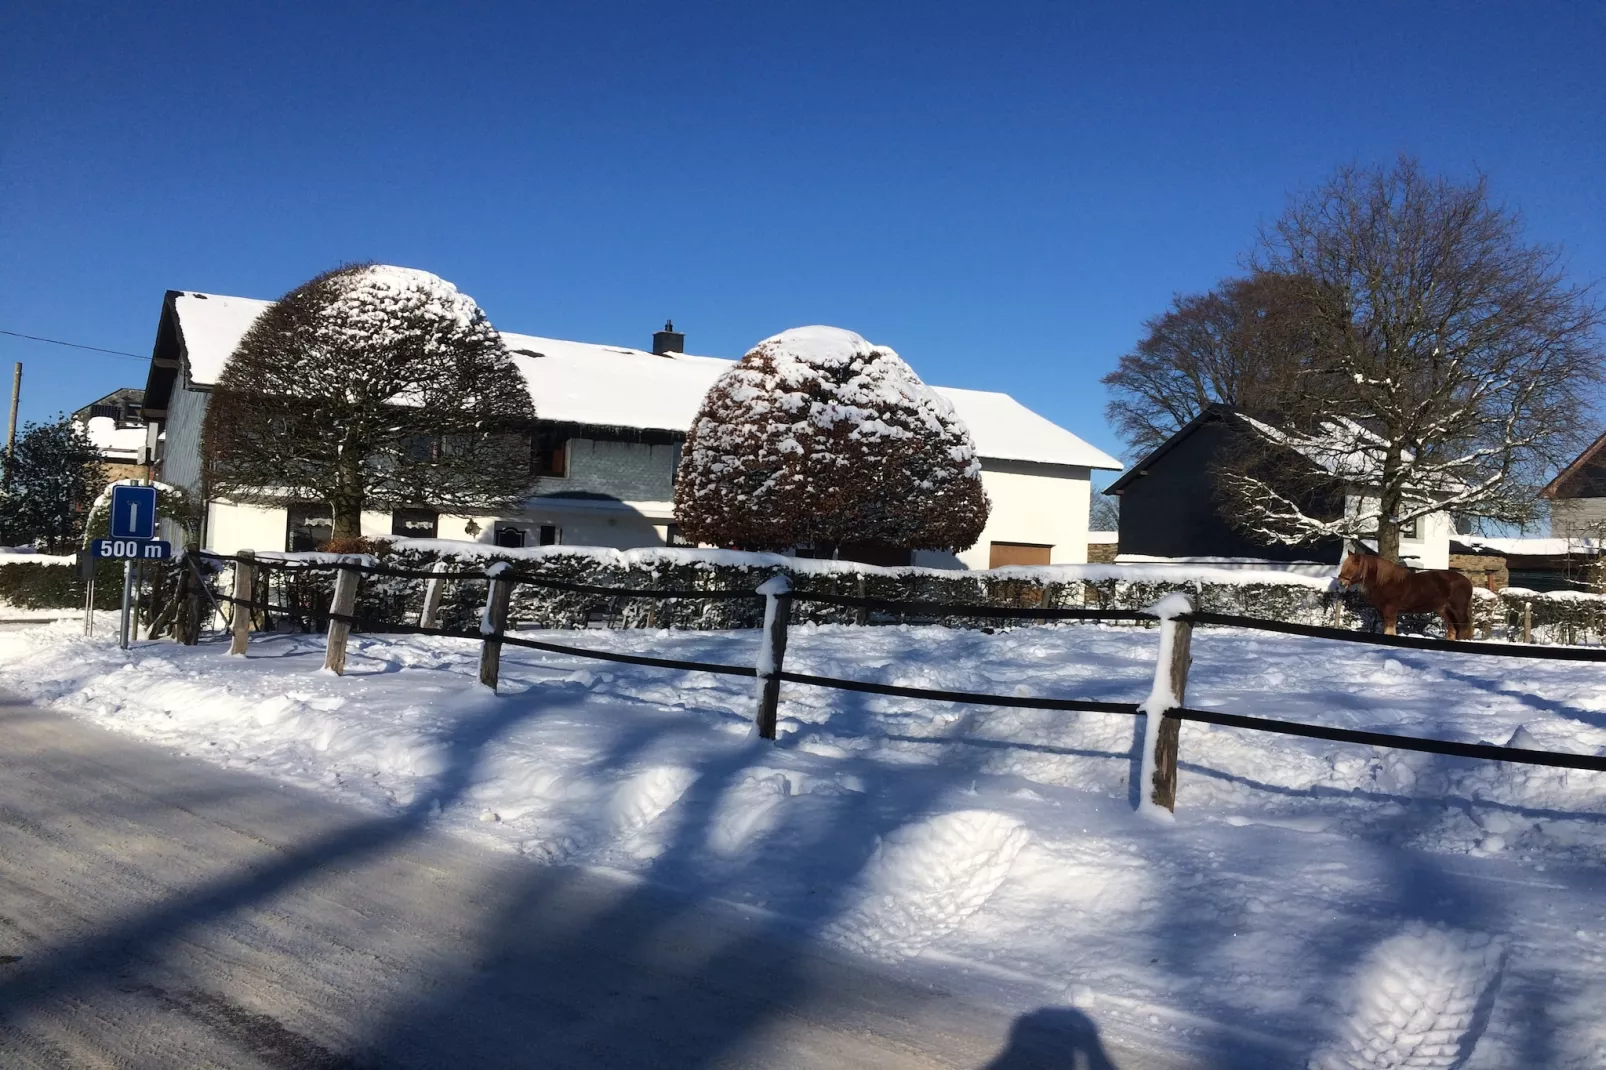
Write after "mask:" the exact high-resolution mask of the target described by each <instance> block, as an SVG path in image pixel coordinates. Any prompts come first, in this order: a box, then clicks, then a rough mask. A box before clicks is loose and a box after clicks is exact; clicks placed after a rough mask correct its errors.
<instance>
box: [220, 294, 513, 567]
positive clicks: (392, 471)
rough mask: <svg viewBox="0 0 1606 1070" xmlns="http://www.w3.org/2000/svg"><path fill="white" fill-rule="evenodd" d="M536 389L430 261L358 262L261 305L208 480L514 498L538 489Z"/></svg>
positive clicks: (359, 499)
mask: <svg viewBox="0 0 1606 1070" xmlns="http://www.w3.org/2000/svg"><path fill="white" fill-rule="evenodd" d="M534 420H535V410H534V406H533V405H532V403H531V400H530V394H529V390H528V388H527V387H526V385H525V382H524V379H523V377H522V376H521V375H520V374H519V372H518V369H517V368H515V367H514V365H513V363H512V361H511V360H510V359H509V358H508V354H507V349H506V347H505V346H504V345H503V342H502V338H501V336H500V335H499V334H498V333H497V332H496V330H495V329H494V328H493V327H492V326H491V324H490V322H489V321H488V320H487V319H486V318H485V314H484V313H483V312H482V311H480V308H479V306H478V305H476V304H475V303H474V301H473V299H472V298H470V297H469V296H467V295H466V294H463V293H460V292H459V291H458V290H457V288H456V287H455V286H453V285H452V284H451V283H449V282H446V281H445V280H443V279H440V278H438V277H437V276H435V275H431V274H429V273H428V272H424V271H415V270H411V269H408V268H398V267H389V266H385V265H375V264H358V265H352V266H347V267H342V268H337V269H336V270H334V271H329V272H326V273H324V274H322V275H319V276H318V277H317V278H315V279H313V280H311V281H310V282H307V283H304V284H303V285H301V286H298V287H296V288H295V289H294V290H292V291H290V292H289V293H288V294H286V295H285V296H284V297H283V298H281V299H280V300H279V301H278V302H276V303H275V304H273V305H272V306H271V307H269V308H268V309H267V310H266V311H265V312H263V313H262V315H261V316H260V317H258V319H257V320H256V322H255V323H254V324H253V325H252V327H251V329H250V330H249V331H248V332H247V333H246V335H245V337H244V338H242V339H241V340H240V344H239V347H238V348H237V349H236V350H235V352H234V354H233V356H231V357H230V359H229V362H228V364H227V365H225V367H224V369H223V373H222V375H220V376H219V378H218V383H217V387H216V389H215V390H214V391H213V394H212V399H211V402H210V404H209V405H208V408H207V415H206V423H205V427H204V431H203V448H204V455H205V461H206V468H205V479H206V492H207V493H208V494H209V495H221V496H224V497H228V498H232V499H235V500H238V501H249V502H259V503H267V504H279V503H282V502H284V501H286V500H289V499H295V500H303V501H323V502H328V503H329V506H330V509H331V510H332V512H333V519H334V530H333V537H334V538H335V539H336V540H349V539H355V538H357V537H359V536H360V534H361V518H362V512H363V510H364V509H393V508H397V507H403V506H430V507H434V508H447V509H457V510H462V511H466V512H472V511H480V510H502V509H508V508H512V507H514V506H516V505H518V504H519V503H520V502H522V501H523V500H525V499H526V498H527V497H528V496H529V494H530V492H531V491H532V489H533V486H534V482H535V480H534V478H533V476H532V475H531V471H532V466H531V456H530V432H531V429H532V428H533V425H534Z"/></svg>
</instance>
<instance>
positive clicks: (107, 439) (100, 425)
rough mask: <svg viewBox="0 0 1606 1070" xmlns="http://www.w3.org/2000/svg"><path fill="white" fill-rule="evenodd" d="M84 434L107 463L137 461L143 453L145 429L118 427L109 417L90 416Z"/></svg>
mask: <svg viewBox="0 0 1606 1070" xmlns="http://www.w3.org/2000/svg"><path fill="white" fill-rule="evenodd" d="M83 428H84V434H86V435H88V436H89V441H91V442H93V443H94V444H95V448H96V449H97V450H99V451H100V455H101V456H102V457H104V458H105V459H107V460H109V461H138V460H139V459H140V457H141V456H143V455H144V452H145V428H143V427H118V426H117V421H116V420H113V419H112V418H111V417H110V416H92V417H90V419H89V422H88V423H87V424H84V425H83Z"/></svg>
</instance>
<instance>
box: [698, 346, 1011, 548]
mask: <svg viewBox="0 0 1606 1070" xmlns="http://www.w3.org/2000/svg"><path fill="white" fill-rule="evenodd" d="M987 510H988V504H987V496H986V494H985V493H984V492H983V491H982V486H981V463H980V461H979V460H978V459H977V457H976V447H975V443H974V442H973V441H972V440H971V437H970V431H969V430H968V429H967V428H966V427H965V425H964V424H963V423H962V422H961V421H960V420H959V418H958V417H957V416H956V415H955V414H954V411H953V406H952V405H950V404H949V403H948V401H947V399H946V398H943V397H941V396H939V395H938V394H937V393H935V392H934V391H932V390H931V389H929V388H928V387H927V386H926V385H925V384H924V383H922V382H921V381H920V378H919V376H917V375H915V373H914V369H912V368H910V367H909V365H908V364H906V363H904V362H903V360H902V359H901V358H900V357H899V356H898V355H897V354H896V353H894V352H893V351H892V350H890V349H887V348H886V347H884V346H874V345H871V344H870V343H869V342H867V341H865V340H864V339H863V338H860V337H859V336H858V335H856V334H854V333H853V332H852V331H844V330H839V329H837V328H835V327H802V328H799V329H797V330H791V331H786V332H784V333H782V334H778V335H776V336H774V337H773V338H766V339H765V340H764V341H762V342H760V343H759V344H758V345H756V346H754V347H753V349H752V351H751V352H749V353H748V354H747V355H746V356H745V357H743V358H742V359H741V360H740V361H738V362H737V363H736V364H735V365H734V366H733V367H732V368H731V369H730V370H729V371H727V372H725V373H724V374H723V375H721V376H720V377H719V379H718V380H717V381H716V382H715V383H714V385H713V386H712V387H711V388H710V389H709V391H708V394H707V396H706V397H705V398H704V399H703V403H702V407H701V408H700V409H699V410H698V413H697V418H696V420H694V421H693V423H692V427H691V430H690V431H689V432H688V433H687V435H686V445H685V447H684V449H683V450H682V453H681V461H680V468H679V471H678V472H677V474H676V480H675V516H676V521H677V523H678V524H679V525H680V528H681V531H682V532H683V533H684V534H685V535H686V536H687V537H688V538H690V539H694V540H696V541H698V542H704V543H711V544H713V545H716V546H735V547H740V548H742V549H746V550H787V549H791V548H793V547H802V546H809V547H814V548H816V549H820V550H831V551H835V550H837V549H839V548H840V547H842V546H843V544H846V543H854V544H861V545H866V546H870V547H882V548H889V549H896V550H946V551H958V550H964V549H968V548H969V547H970V546H972V545H974V544H975V542H976V539H977V538H978V537H979V536H980V535H981V531H982V527H983V526H984V525H985V524H986V522H987Z"/></svg>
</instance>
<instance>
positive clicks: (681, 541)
mask: <svg viewBox="0 0 1606 1070" xmlns="http://www.w3.org/2000/svg"><path fill="white" fill-rule="evenodd" d="M664 545H665V546H696V545H697V544H696V543H694V542H692V541H691V540H690V539H688V538H686V536H684V535H682V534H681V533H680V525H679V524H671V525H669V527H667V528H665V529H664ZM798 556H799V557H801V556H803V555H802V554H801V553H799V554H798Z"/></svg>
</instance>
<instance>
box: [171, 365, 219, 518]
mask: <svg viewBox="0 0 1606 1070" xmlns="http://www.w3.org/2000/svg"><path fill="white" fill-rule="evenodd" d="M211 396H212V395H211V394H209V393H207V392H206V391H204V390H193V389H191V388H189V387H186V386H185V385H184V384H183V382H182V381H180V382H179V383H176V384H174V386H173V396H172V397H171V398H169V399H168V405H167V422H166V427H165V430H166V443H165V445H164V447H163V451H162V482H164V483H173V484H176V485H178V486H181V487H184V488H185V489H186V490H189V491H191V492H196V493H198V492H199V491H200V488H201V423H202V422H203V421H204V420H205V419H206V402H207V399H208V398H210V397H211Z"/></svg>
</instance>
